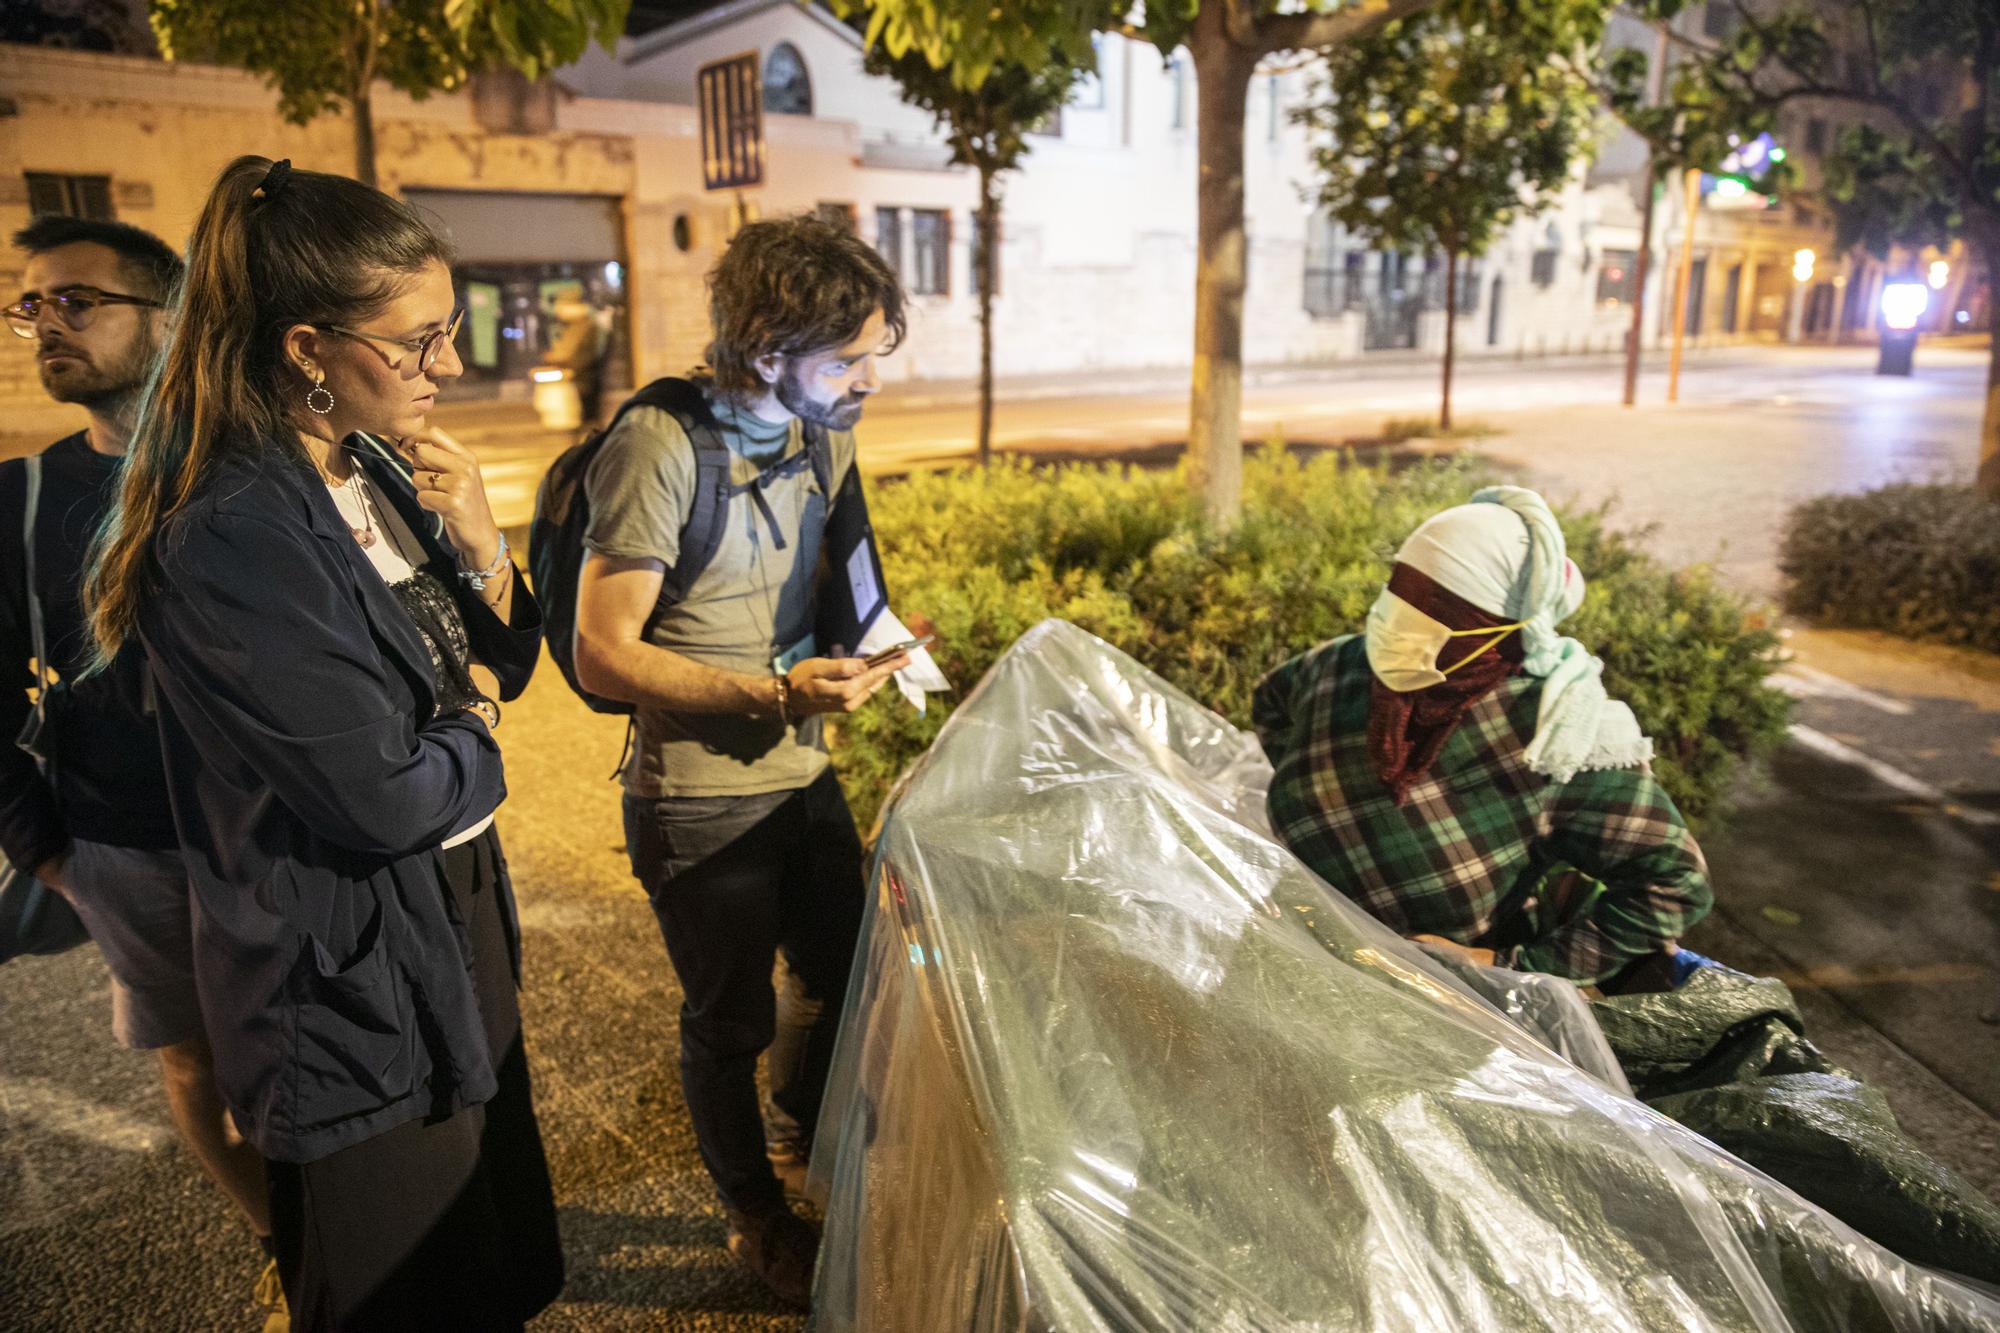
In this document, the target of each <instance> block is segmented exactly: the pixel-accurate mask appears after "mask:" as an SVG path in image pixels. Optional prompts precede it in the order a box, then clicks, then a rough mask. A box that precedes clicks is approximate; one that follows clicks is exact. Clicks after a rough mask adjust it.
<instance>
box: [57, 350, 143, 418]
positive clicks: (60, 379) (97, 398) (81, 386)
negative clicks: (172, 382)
mask: <svg viewBox="0 0 2000 1333" xmlns="http://www.w3.org/2000/svg"><path fill="white" fill-rule="evenodd" d="M65 350H67V351H68V352H69V354H70V355H72V356H75V357H76V358H77V359H76V360H73V361H71V362H70V363H69V364H68V365H67V366H65V367H63V369H62V370H60V371H56V372H53V373H52V372H51V368H50V366H49V364H48V362H46V361H40V360H38V361H37V362H36V363H35V370H36V372H37V373H38V374H39V375H40V376H41V380H42V388H43V389H44V390H45V391H46V392H47V393H48V395H49V397H51V398H53V399H55V400H56V401H57V402H59V403H75V404H76V405H77V406H79V407H81V408H83V409H84V410H86V411H89V412H96V413H99V414H102V415H117V414H118V413H120V412H122V411H123V410H124V409H125V408H126V407H127V406H129V405H130V403H131V402H132V400H134V399H136V398H137V397H138V395H139V390H140V389H141V388H142V387H143V386H144V384H145V381H146V368H147V365H148V363H149V362H151V360H152V355H153V348H152V347H151V346H150V345H149V343H148V342H147V340H145V339H143V338H138V339H134V340H133V342H132V343H130V344H128V345H127V346H126V348H125V350H124V353H123V354H122V355H121V356H119V357H118V358H117V359H116V360H115V361H114V362H113V363H112V365H111V367H110V368H109V369H100V368H99V367H98V366H97V364H96V363H95V362H93V361H91V360H89V359H87V356H86V354H85V353H83V352H81V351H77V350H74V349H65Z"/></svg>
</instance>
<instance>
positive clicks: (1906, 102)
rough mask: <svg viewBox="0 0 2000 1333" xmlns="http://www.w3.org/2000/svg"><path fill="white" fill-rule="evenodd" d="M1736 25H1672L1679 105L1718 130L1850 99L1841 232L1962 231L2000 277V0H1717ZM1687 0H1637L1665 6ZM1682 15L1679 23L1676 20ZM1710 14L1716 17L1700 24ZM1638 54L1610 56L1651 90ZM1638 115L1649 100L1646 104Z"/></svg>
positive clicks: (1644, 7) (1838, 200)
mask: <svg viewBox="0 0 2000 1333" xmlns="http://www.w3.org/2000/svg"><path fill="white" fill-rule="evenodd" d="M1713 2H1714V3H1718V4H1725V5H1727V6H1728V11H1729V17H1730V20H1731V28H1730V31H1729V32H1728V34H1727V35H1726V36H1722V37H1717V38H1707V37H1695V36H1691V35H1688V34H1687V33H1683V32H1679V31H1676V35H1675V38H1674V42H1675V47H1676V50H1675V65H1674V73H1673V79H1672V96H1671V98H1670V99H1669V102H1670V105H1671V106H1677V107H1679V108H1681V109H1682V118H1683V120H1684V121H1685V122H1686V123H1688V124H1689V125H1692V126H1694V127H1696V128H1697V129H1699V130H1700V131H1701V132H1703V133H1707V134H1709V135H1710V136H1713V135H1715V134H1718V133H1722V132H1724V131H1725V130H1726V128H1727V127H1730V126H1732V125H1734V126H1739V127H1741V128H1740V130H1739V132H1741V133H1745V134H1751V133H1756V132H1758V131H1759V130H1762V129H1766V128H1768V127H1769V126H1770V125H1771V124H1772V122H1773V120H1774V119H1775V117H1776V115H1777V113H1778V111H1779V110H1780V109H1781V108H1783V107H1786V106H1788V105H1791V104H1794V103H1803V104H1806V105H1809V106H1818V107H1821V108H1840V107H1845V108H1848V109H1849V110H1851V111H1852V112H1853V113H1854V118H1855V123H1854V124H1852V125H1851V126H1850V127H1849V128H1848V129H1847V130H1846V131H1845V132H1844V133H1842V134H1841V135H1840V137H1839V139H1838V140H1837V141H1836V142H1835V143H1834V144H1833V146H1832V148H1831V151H1830V152H1829V153H1828V154H1827V157H1826V159H1825V183H1826V194H1825V201H1826V203H1827V204H1828V205H1829V206H1830V207H1831V209H1832V212H1833V217H1834V227H1835V238H1836V241H1837V243H1838V244H1839V245H1840V246H1841V247H1842V248H1846V247H1848V246H1853V245H1860V246H1863V247H1865V248H1866V249H1867V250H1869V251H1870V252H1871V253H1873V254H1874V255H1875V256H1876V257H1877V258H1883V259H1886V258H1888V257H1889V256H1890V255H1891V253H1892V252H1893V251H1894V250H1896V249H1898V248H1904V249H1909V250H1917V249H1921V248H1922V247H1924V246H1927V245H1937V246H1943V245H1946V244H1948V243H1950V242H1951V241H1952V240H1954V239H1963V240H1965V241H1966V242H1967V243H1968V245H1969V246H1970V248H1971V249H1972V250H1973V252H1974V253H1975V254H1977V255H1978V256H1980V258H1981V259H1982V260H1983V262H1984V265H1985V269H1986V273H1987V280H1988V282H1989V283H1991V282H1994V281H1995V280H1996V279H2000V4H1996V3H1995V0H1775V2H1774V3H1765V4H1755V5H1752V4H1747V3H1745V0H1713ZM1690 4H1691V0H1640V3H1639V4H1638V5H1637V8H1638V9H1639V10H1640V11H1641V12H1642V14H1643V15H1644V16H1645V17H1647V18H1650V19H1653V20H1655V21H1661V22H1666V21H1671V20H1673V19H1675V18H1677V17H1679V16H1680V15H1681V14H1682V13H1683V11H1685V10H1687V9H1688V8H1689V6H1690ZM1682 26H1685V25H1682ZM1704 26H1706V25H1704ZM1644 69H1645V59H1644V57H1643V56H1637V57H1636V58H1633V57H1628V58H1627V59H1625V61H1624V62H1623V63H1622V65H1621V67H1620V68H1619V69H1617V70H1616V71H1614V73H1615V74H1616V75H1617V78H1618V82H1619V88H1618V92H1617V94H1616V95H1617V96H1618V97H1619V98H1621V99H1622V100H1623V101H1624V102H1626V103H1628V104H1631V103H1636V102H1638V101H1640V100H1643V99H1642V98H1641V97H1640V95H1639V94H1638V92H1637V81H1638V80H1639V79H1640V78H1642V77H1643V74H1644ZM1640 119H1641V121H1642V122H1643V120H1644V116H1643V114H1642V115H1641V116H1640ZM1979 453H1980V464H1979V486H1980V489H1981V491H1982V492H1983V493H1984V494H1986V495H1987V496H1988V497H1989V498H1992V499H1996V500H2000V339H1996V340H1995V348H1994V352H1993V358H1992V362H1991V366H1990V369H1989V373H1988V380H1987V394H1986V415H1985V422H1984V425H1983V427H1982V429H1981V435H1980V451H1979Z"/></svg>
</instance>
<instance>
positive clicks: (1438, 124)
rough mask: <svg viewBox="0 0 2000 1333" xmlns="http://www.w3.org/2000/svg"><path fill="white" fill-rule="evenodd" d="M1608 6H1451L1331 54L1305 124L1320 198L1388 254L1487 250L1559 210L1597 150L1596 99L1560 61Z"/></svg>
mask: <svg viewBox="0 0 2000 1333" xmlns="http://www.w3.org/2000/svg"><path fill="white" fill-rule="evenodd" d="M1605 9H1606V5H1605V3H1604V0H1542V3H1539V4H1536V5H1533V6H1521V5H1516V4H1512V3H1508V0H1447V3H1445V4H1443V5H1440V6H1439V7H1438V8H1436V9H1431V10H1427V11H1425V12H1424V13H1422V14H1419V15H1417V16H1415V17H1413V18H1408V19H1404V20H1402V21H1401V22H1399V23H1392V24H1390V25H1389V26H1388V27H1386V28H1384V29H1383V30H1382V31H1381V32H1380V33H1377V34H1376V35H1374V36H1372V37H1368V38H1365V39H1363V40H1361V41H1357V42H1351V43H1349V44H1347V45H1346V46H1342V47H1339V48H1337V49H1336V50H1334V51H1331V52H1329V53H1328V54H1327V56H1326V58H1325V60H1324V61H1323V62H1322V65H1321V73H1320V75H1319V77H1318V78H1317V79H1316V80H1315V81H1314V87H1313V96H1312V98H1311V100H1310V101H1308V103H1307V104H1306V105H1304V106H1302V107H1300V108H1299V109H1298V110H1297V111H1295V112H1294V113H1293V114H1294V116H1295V117H1296V118H1297V119H1298V120H1299V121H1301V122H1302V123H1304V124H1305V125H1307V126H1308V127H1309V128H1311V129H1312V130H1313V131H1314V132H1315V135H1316V137H1317V142H1316V143H1315V146H1314V148H1313V153H1312V158H1313V165H1314V167H1315V169H1316V173H1317V176H1316V181H1317V186H1318V189H1317V195H1318V199H1319V202H1320V203H1321V204H1322V205H1323V206H1324V207H1325V208H1326V209H1327V211H1328V212H1329V213H1330V214H1331V215H1332V216H1333V217H1334V219H1335V220H1336V221H1338V222H1339V223H1340V224H1341V225H1342V226H1343V227H1345V228H1347V230H1348V231H1350V232H1352V233H1355V234H1357V235H1360V236H1365V237H1368V238H1369V239H1371V240H1373V241H1375V242H1376V243H1377V244H1379V245H1381V246H1383V247H1385V248H1396V249H1403V250H1419V251H1423V250H1447V251H1452V252H1455V253H1457V254H1460V255H1467V256H1473V255H1479V254H1482V253H1484V252H1485V251H1486V249H1487V248H1488V247H1489V246H1490V245H1491V244H1492V243H1493V241H1494V240H1495V239H1497V238H1498V237H1499V235H1500V234H1501V232H1502V230H1503V229H1504V228H1505V227H1506V225H1507V224H1508V222H1510V221H1511V220H1512V219H1513V218H1514V216H1515V215H1516V214H1517V213H1519V212H1520V211H1521V210H1523V209H1526V210H1528V211H1529V212H1531V213H1532V212H1537V211H1539V210H1541V209H1542V208H1545V207H1547V206H1548V205H1549V204H1550V203H1552V202H1553V201H1554V199H1555V196H1556V195H1557V194H1559V193H1560V192H1561V190H1562V188H1563V186H1564V185H1565V184H1566V183H1567V182H1568V180H1569V177H1570V170H1571V168H1572V166H1573V165H1574V164H1575V163H1576V161H1577V160H1578V158H1580V157H1581V156H1583V155H1584V154H1585V153H1587V152H1588V151H1589V149H1590V148H1591V147H1592V143H1593V128H1594V124H1595V119H1596V116H1595V101H1596V99H1595V94H1594V93H1593V92H1592V90H1591V89H1590V87H1589V86H1588V85H1587V84H1585V83H1583V82H1581V81H1580V80H1578V79H1577V78H1576V77H1575V76H1574V75H1572V74H1570V73H1569V72H1568V71H1567V68H1566V67H1565V66H1564V65H1563V64H1561V63H1559V58H1560V57H1564V56H1567V55H1569V54H1571V53H1573V52H1577V51H1588V50H1592V49H1594V48H1595V47H1596V45H1597V43H1598V42H1599V41H1601V40H1602V37H1603V31H1604V18H1605Z"/></svg>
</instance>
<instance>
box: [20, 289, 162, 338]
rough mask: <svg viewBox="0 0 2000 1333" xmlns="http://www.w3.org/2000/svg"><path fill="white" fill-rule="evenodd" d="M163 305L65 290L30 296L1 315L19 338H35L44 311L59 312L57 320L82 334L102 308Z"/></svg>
mask: <svg viewBox="0 0 2000 1333" xmlns="http://www.w3.org/2000/svg"><path fill="white" fill-rule="evenodd" d="M161 304H162V303H161V302H159V301H154V300H151V299H149V298H147V297H144V296H127V295H126V294H125V293H123V292H100V291H98V290H97V288H95V287H65V288H64V289H63V290H61V291H59V292H50V293H49V294H48V295H47V296H30V297H28V298H27V299H26V300H23V301H17V302H15V303H14V304H13V305H10V306H8V307H7V308H6V310H4V311H0V314H5V315H6V316H7V327H8V328H10V329H12V330H14V335H15V336H16V337H18V338H32V337H34V336H35V329H36V326H37V325H39V324H40V323H41V319H42V311H43V310H53V311H55V312H56V318H58V319H60V320H61V321H62V322H63V323H64V324H65V325H67V326H68V327H70V328H72V329H74V330H76V331H77V332H79V333H81V332H82V331H83V330H84V329H86V328H88V327H89V326H90V316H91V313H92V312H93V311H95V310H96V309H97V307H99V306H101V305H141V306H150V307H152V308H154V309H158V308H160V306H161Z"/></svg>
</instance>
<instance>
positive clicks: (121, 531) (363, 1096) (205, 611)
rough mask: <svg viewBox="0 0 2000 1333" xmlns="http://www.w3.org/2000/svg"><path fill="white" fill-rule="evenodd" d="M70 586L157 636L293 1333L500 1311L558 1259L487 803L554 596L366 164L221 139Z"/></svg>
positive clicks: (217, 1043) (436, 258)
mask: <svg viewBox="0 0 2000 1333" xmlns="http://www.w3.org/2000/svg"><path fill="white" fill-rule="evenodd" d="M187 260H188V272H187V277H186V281H185V285H184V287H183V290H182V295H181V299H180V303H179V306H178V309H177V312H176V317H175V325H174V329H173V334H172V338H171V341H170V342H169V344H168V347H167V349H166V352H165V354H164V356H163V358H162V360H161V363H160V368H159V370H158V371H157V374H156V379H155V382H154V383H153V385H152V386H151V389H150V392H149V394H148V397H147V400H146V402H145V404H144V406H143V407H142V409H141V416H140V421H139V424H138V426H137V429H136V432H135V437H134V439H133V442H132V446H131V450H130V453H129V455H128V459H127V463H126V467H125V476H124V482H123V489H122V493H121V497H120V505H119V508H118V510H117V511H116V512H115V514H114V516H113V517H112V518H111V519H110V520H109V521H108V523H107V526H106V528H105V530H104V532H103V533H102V534H101V535H100V538H99V546H98V552H97V560H96V564H95V567H94V569H93V571H92V574H91V578H90V583H89V596H90V602H91V616H92V629H93V631H94V633H95V636H96V639H97V647H98V652H99V655H100V659H101V660H104V661H109V660H110V659H111V657H112V656H113V655H115V654H116V653H117V652H118V650H119V648H120V647H121V646H122V645H123V644H125V643H126V642H128V641H130V640H133V639H135V638H136V639H137V640H138V641H139V642H141V643H142V644H143V646H144V648H145V651H146V655H147V659H148V662H149V663H150V666H151V670H152V676H153V680H154V683H155V685H156V692H157V696H158V709H159V721H160V733H161V739H162V743H163V748H164V751H165V760H166V769H167V781H168V784H169V786H170V788H171V789H172V794H173V807H174V815H175V822H176V825H177V829H178V833H179V837H180V840H181V844H182V846H183V848H184V849H185V852H186V855H187V860H188V870H189V875H190V878H191V880H192V882H193V886H194V902H195V953H196V958H195V970H196V980H197V984H198V986H199V989H200V993H201V1000H202V1009H203V1020H204V1023H205V1025H206V1027H207V1029H208V1035H209V1039H210V1041H211V1043H212V1044H213V1046H214V1048H215V1068H216V1078H217V1081H218V1083H219V1084H220V1085H221V1090H222V1093H223V1096H224V1097H225V1099H226V1100H227V1102H228V1104H229V1107H230V1110H231V1113H232V1115H233V1118H234V1119H235V1121H236V1124H237V1125H238V1127H239V1128H240V1129H241V1131H242V1132H243V1134H244V1136H245V1137H246V1138H247V1139H248V1140H249V1141H250V1142H251V1143H252V1144H254V1145H255V1146H256V1147H257V1148H258V1150H259V1151H261V1152H262V1153H263V1155H264V1157H265V1159H266V1161H267V1163H268V1165H269V1178H270V1192H271V1206H272V1224H273V1231H274V1235H275V1238H276V1248H277V1251H278V1263H279V1271H280V1273H281V1275H282V1276H283V1279H284V1284H285V1288H286V1294H287V1296H288V1297H289V1299H290V1303H291V1310H292V1320H293V1326H294V1327H296V1328H299V1329H368V1330H377V1329H402V1328H410V1329H417V1328H421V1329H446V1328H450V1329H456V1328H465V1329H481V1330H485V1329H505V1328H519V1327H521V1326H522V1324H523V1323H524V1322H525V1321H526V1320H527V1319H528V1318H529V1317H530V1316H531V1315H533V1314H534V1313H535V1312H536V1311H538V1310H540V1309H541V1308H542V1307H544V1306H545V1305H547V1304H548V1303H549V1301H551V1300H552V1299H553V1298H554V1296H555V1294H556V1292H557V1291H558V1290H559V1288H560V1287H561V1284H562V1259H561V1252H560V1248H559V1245H558V1241H557V1236H556V1224H555V1210H554V1202H553V1197H552V1194H551V1190H550V1186H549V1177H548V1168H547V1165H546V1163H545V1160H544V1157H543V1153H542V1145H541V1139H540V1135H539V1132H538V1130H537V1128H536V1124H535V1115H534V1109H533V1106H532V1103H531V1099H530V1090H529V1081H528V1070H527V1063H526V1057H525V1055H524V1054H523V1049H522V1043H521V1032H520V1017H519V1011H518V1009H517V1008H516V1000H515V991H516V987H517V985H518V982H519V976H520V959H519V940H520V934H519V930H518V926H517V921H516V916H515V910H514V902H513V895H512V889H511V886H510V884H509V881H508V878H507V869H506V862H505V860H504V858H503V857H502V856H501V854H500V846H499V840H498V837H497V835H496V834H495V832H494V830H493V827H492V821H493V812H494V810H495V809H496V808H497V807H498V806H499V805H500V802H501V800H502V798H503V796H504V795H505V784H504V781H503V776H502V771H501V760H500V751H499V749H498V747H497V746H496V745H495V743H494V740H493V736H492V728H493V727H495V726H496V725H498V722H499V705H498V703H496V702H495V701H494V700H493V699H492V698H491V697H489V696H488V694H487V692H486V691H485V690H482V688H481V687H480V685H479V683H478V682H479V680H480V679H482V678H483V679H485V680H487V681H489V682H491V683H492V685H493V686H494V687H495V688H494V689H493V693H495V694H497V695H499V696H500V698H502V699H508V698H512V697H514V696H515V695H517V694H518V693H519V692H520V691H521V690H522V689H523V688H524V687H525V686H526V684H527V681H528V676H529V673H530V672H531V671H532V670H533V667H534V663H535V658H536V654H537V651H538V646H539V637H540V629H541V622H540V613H539V611H538V610H537V608H536V606H535V603H534V600H533V598H532V596H531V595H530V594H529V592H528V590H527V589H526V588H524V587H522V586H521V585H520V579H519V576H518V574H517V573H516V570H515V567H514V564H513V562H512V560H511V558H510V557H509V553H508V551H507V545H506V541H505V539H504V538H503V537H502V536H501V534H500V531H499V529H498V527H497V526H496V525H495V524H494V521H493V516H492V513H491V510H490V509H489V508H488V505H487V501H486V492H485V487H484V485H483V483H482V482H481V479H480V473H479V465H478V463H477V461H476V460H475V459H474V458H473V456H472V455H471V453H470V452H469V451H467V450H466V449H465V448H464V447H463V446H461V445H459V444H458V443H457V442H456V441H454V440H452V439H451V438H450V437H449V436H447V435H445V434H444V433H443V432H441V431H438V430H436V429H434V428H429V427H427V416H428V414H429V412H430V410H431V408H432V406H433V405H434V403H435V401H436V394H437V389H438V386H439V385H440V384H441V383H442V382H443V381H445V380H447V379H450V378H453V377H455V376H456V375H458V374H459V373H460V371H461V369H462V367H461V365H460V363H459V360H458V355H457V353H456V351H454V349H453V347H452V338H453V335H454V334H455V333H456V331H457V324H458V314H457V312H455V311H454V309H453V301H452V282H451V274H450V270H449V268H448V267H447V260H448V254H447V251H446V248H445V246H444V244H443V243H442V242H441V241H440V239H439V238H438V237H437V236H436V235H435V234H434V233H433V232H432V231H431V230H430V229H429V228H428V227H427V226H426V225H425V224H424V223H423V221H422V220H421V219H419V218H418V217H417V215H416V214H415V213H414V212H412V211H411V210H410V209H409V208H408V207H406V206H405V205H403V204H401V203H399V202H398V201H396V200H393V199H391V198H389V197H388V196H386V195H383V194H381V193H378V192H377V191H375V190H372V189H369V188H368V187H366V186H364V185H360V184H358V183H356V182H354V181H351V180H347V179H345V178H342V177H338V176H330V175H322V174H319V173H317V172H308V171H294V170H293V169H292V168H291V165H290V163H288V162H278V163H272V162H270V161H268V160H266V159H264V158H260V157H243V158H238V159H237V160H236V161H235V162H233V163H231V164H230V165H229V167H228V168H227V169H226V170H225V171H224V172H223V173H222V176H221V178H220V180H218V181H217V183H216V186H215V188H214V191H213V192H212V193H211V194H210V196H209V199H208V202H207V205H206V207H205V208H204V209H203V211H202V214H201V217H200V220H199V221H198V222H197V223H196V226H195V231H194V235H193V238H192V240H191V241H190V242H189V247H188V255H187Z"/></svg>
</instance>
